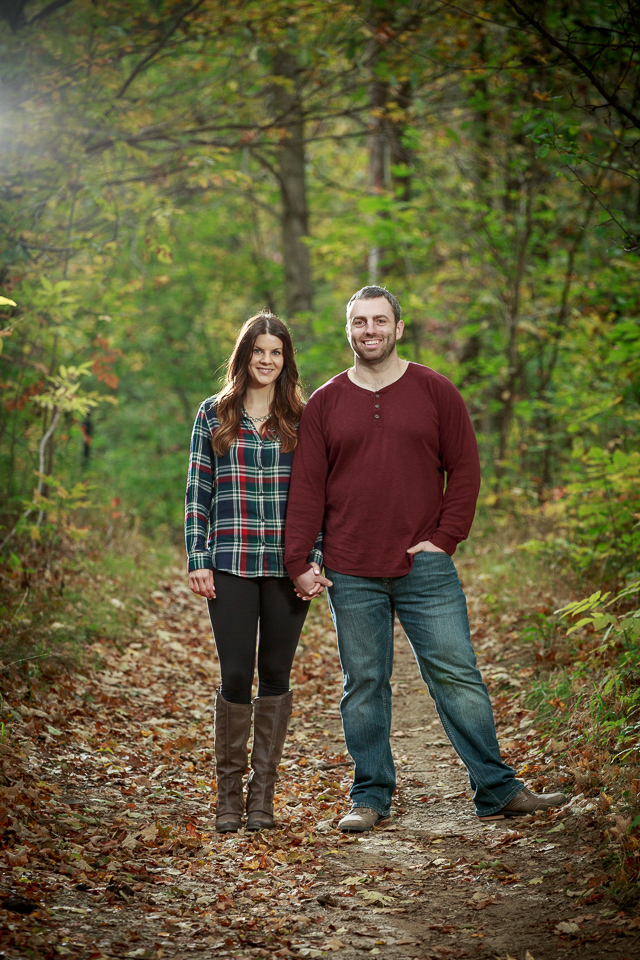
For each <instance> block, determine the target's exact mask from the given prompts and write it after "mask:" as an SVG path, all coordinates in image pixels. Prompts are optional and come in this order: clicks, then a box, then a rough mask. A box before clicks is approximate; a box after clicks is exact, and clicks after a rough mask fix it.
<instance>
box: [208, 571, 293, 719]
mask: <svg viewBox="0 0 640 960" xmlns="http://www.w3.org/2000/svg"><path fill="white" fill-rule="evenodd" d="M213 579H214V583H215V588H216V599H215V600H207V604H208V606H209V619H210V620H211V627H212V628H213V637H214V640H215V642H216V647H217V649H218V658H219V660H220V673H221V675H222V683H221V688H220V692H221V694H222V696H223V697H224V699H225V700H226V701H227V702H229V703H251V686H252V683H253V673H254V669H255V662H256V641H257V633H258V623H259V624H260V643H259V645H258V696H259V697H279V696H281V695H282V694H283V693H286V692H287V691H288V689H289V676H290V674H291V665H292V663H293V658H294V655H295V652H296V647H297V646H298V640H299V638H300V631H301V630H302V626H303V624H304V620H305V617H306V615H307V611H308V609H309V601H306V600H300V598H299V597H298V596H296V594H295V593H294V590H293V584H292V583H291V580H289V578H288V577H238V576H236V575H235V574H233V573H224V572H223V571H221V570H214V572H213Z"/></svg>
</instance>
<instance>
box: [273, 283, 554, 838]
mask: <svg viewBox="0 0 640 960" xmlns="http://www.w3.org/2000/svg"><path fill="white" fill-rule="evenodd" d="M346 329H347V337H348V339H349V343H350V345H351V348H352V349H353V353H354V365H353V367H352V368H351V369H349V370H347V371H345V372H343V373H341V374H339V375H338V376H337V377H334V378H333V379H332V380H329V382H328V383H326V384H324V386H322V387H320V389H319V390H317V391H316V392H315V393H314V394H313V396H312V397H311V399H310V400H309V403H308V404H307V406H306V408H305V411H304V414H303V417H302V421H301V423H300V431H299V441H298V447H297V449H296V455H295V458H294V464H293V470H292V475H291V486H290V495H289V504H288V507H287V522H286V530H285V563H286V566H287V570H288V573H289V576H290V577H291V579H292V580H293V583H294V587H295V589H296V592H297V593H298V595H299V596H302V597H304V598H310V597H313V596H318V595H319V594H320V593H321V592H322V590H323V589H324V587H325V586H326V587H327V588H328V592H329V603H330V607H331V613H332V616H333V620H334V624H335V627H336V632H337V636H338V649H339V653H340V662H341V665H342V671H343V674H344V694H343V697H342V701H341V704H340V710H341V714H342V723H343V727H344V734H345V740H346V744H347V749H348V750H349V753H350V754H351V757H352V759H353V761H354V765H355V770H354V782H353V786H352V788H351V794H350V796H351V801H352V804H353V806H352V809H351V811H350V812H349V813H348V814H347V815H346V816H345V817H343V818H342V820H341V821H340V823H339V828H340V830H342V831H343V832H354V833H360V832H363V831H366V830H369V829H371V827H372V826H374V825H375V824H376V823H379V822H380V821H381V820H383V819H386V818H387V817H388V816H389V811H390V808H391V800H392V797H393V793H394V790H395V786H396V779H395V768H394V764H393V758H392V755H391V747H390V743H389V735H390V731H391V686H390V682H389V681H390V677H391V671H392V666H393V623H394V613H395V612H397V614H398V618H399V620H400V623H401V624H402V627H403V629H404V631H405V633H406V635H407V638H408V640H409V643H410V644H411V647H412V648H413V652H414V654H415V657H416V660H417V662H418V666H419V668H420V673H421V675H422V678H423V680H424V681H425V683H426V684H427V686H428V688H429V692H430V693H431V696H432V697H433V699H434V701H435V704H436V709H437V711H438V714H439V716H440V719H441V721H442V724H443V727H444V729H445V732H446V734H447V736H448V737H449V740H450V741H451V743H452V745H453V747H454V748H455V750H456V751H457V753H458V754H459V756H460V757H461V758H462V760H463V762H464V764H465V765H466V767H467V771H468V774H469V780H470V783H471V787H472V790H473V791H474V801H475V807H476V812H477V814H478V816H479V817H481V818H482V819H485V818H486V819H503V818H504V817H509V816H518V815H523V814H527V813H531V812H533V811H535V810H540V809H546V808H548V807H552V806H557V805H559V804H561V803H563V802H564V799H565V798H564V796H563V794H561V793H560V794H550V795H544V794H543V795H539V796H536V795H535V794H533V793H532V792H531V791H530V790H528V789H527V788H526V787H524V785H523V784H522V783H521V782H520V781H519V780H516V778H515V776H514V772H513V770H512V769H511V768H510V767H508V766H507V765H506V764H504V763H503V762H502V760H501V757H500V749H499V747H498V742H497V738H496V732H495V726H494V720H493V711H492V708H491V703H490V700H489V696H488V693H487V688H486V686H485V685H484V683H483V682H482V677H481V675H480V673H479V671H478V670H477V668H476V659H475V654H474V652H473V648H472V646H471V640H470V635H469V622H468V618H467V607H466V601H465V597H464V594H463V592H462V587H461V585H460V581H459V579H458V576H457V573H456V570H455V567H454V565H453V561H452V559H451V556H452V554H453V553H454V552H455V549H456V547H457V545H458V543H460V541H462V540H464V539H466V537H467V535H468V533H469V530H470V528H471V523H472V520H473V515H474V511H475V505H476V500H477V496H478V491H479V486H480V468H479V460H478V449H477V444H476V440H475V435H474V432H473V427H472V425H471V421H470V419H469V415H468V413H467V410H466V407H465V405H464V401H463V399H462V397H461V396H460V394H459V392H458V391H457V389H456V388H455V387H454V386H453V384H452V383H451V382H450V381H449V380H447V379H446V377H443V376H441V375H440V374H438V373H436V372H435V371H434V370H430V369H429V368H428V367H424V366H422V365H421V364H417V363H408V362H407V361H406V360H401V359H400V357H399V356H398V352H397V341H398V340H399V339H400V338H401V337H402V333H403V322H402V319H401V310H400V305H399V303H398V301H397V300H396V298H395V297H394V296H393V295H392V294H391V293H389V291H387V290H386V289H384V288H382V287H377V286H368V287H363V288H362V289H361V290H359V291H358V292H357V293H355V294H354V295H353V297H352V298H351V300H350V301H349V303H348V305H347V326H346ZM445 477H446V489H445ZM320 528H322V529H323V549H324V562H325V573H326V577H323V576H322V575H320V574H319V573H317V567H315V568H314V567H312V566H311V565H310V564H309V563H308V562H307V557H308V556H309V552H310V550H311V549H312V547H313V544H314V543H315V540H316V536H317V532H318V530H319V529H320Z"/></svg>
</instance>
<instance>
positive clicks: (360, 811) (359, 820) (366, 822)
mask: <svg viewBox="0 0 640 960" xmlns="http://www.w3.org/2000/svg"><path fill="white" fill-rule="evenodd" d="M388 820H389V817H388V816H386V817H383V816H382V814H380V813H378V811H377V810H372V809H371V807H351V810H349V813H346V814H345V815H344V817H343V818H342V820H340V822H339V823H338V830H341V831H342V833H368V832H369V830H371V828H372V827H375V826H376V824H378V823H387V821H388Z"/></svg>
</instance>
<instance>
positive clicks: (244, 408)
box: [242, 407, 271, 423]
mask: <svg viewBox="0 0 640 960" xmlns="http://www.w3.org/2000/svg"><path fill="white" fill-rule="evenodd" d="M242 412H243V413H246V414H247V416H248V417H249V420H251V421H252V423H262V421H263V420H268V419H269V417H270V416H271V414H270V413H267V414H265V416H264V417H252V416H251V414H250V413H247V410H246V407H243V408H242Z"/></svg>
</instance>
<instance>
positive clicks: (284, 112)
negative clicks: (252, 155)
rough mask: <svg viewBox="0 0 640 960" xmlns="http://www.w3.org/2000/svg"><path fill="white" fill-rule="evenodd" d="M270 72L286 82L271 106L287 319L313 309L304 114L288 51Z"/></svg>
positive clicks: (297, 73)
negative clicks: (278, 130)
mask: <svg viewBox="0 0 640 960" xmlns="http://www.w3.org/2000/svg"><path fill="white" fill-rule="evenodd" d="M273 73H274V75H275V76H276V77H283V78H284V79H285V80H287V81H288V83H287V85H286V86H284V85H283V86H281V85H279V84H278V85H275V84H274V86H273V88H272V96H273V103H274V106H275V109H276V112H277V115H278V118H279V124H280V126H282V127H283V128H284V130H285V135H284V136H283V137H282V139H281V140H280V143H279V144H278V151H277V177H278V183H279V186H280V196H281V198H282V254H283V257H284V284H285V303H286V311H287V316H288V317H289V319H292V318H294V317H295V316H296V314H298V313H301V312H308V311H310V310H311V309H312V307H313V298H312V289H311V261H310V257H309V248H308V247H307V245H306V243H305V242H304V238H305V237H308V236H309V208H308V204H307V183H306V166H305V154H304V112H303V109H302V99H301V96H300V91H299V77H300V73H301V68H300V67H299V66H298V63H297V61H296V59H295V56H294V55H293V54H292V53H291V52H290V51H289V50H286V49H285V50H279V51H278V52H277V53H276V54H275V55H274V58H273Z"/></svg>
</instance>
